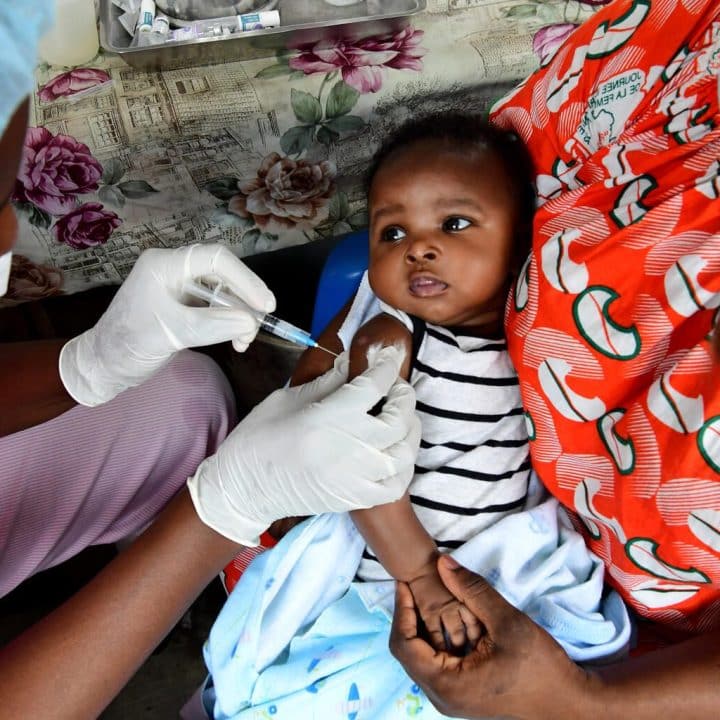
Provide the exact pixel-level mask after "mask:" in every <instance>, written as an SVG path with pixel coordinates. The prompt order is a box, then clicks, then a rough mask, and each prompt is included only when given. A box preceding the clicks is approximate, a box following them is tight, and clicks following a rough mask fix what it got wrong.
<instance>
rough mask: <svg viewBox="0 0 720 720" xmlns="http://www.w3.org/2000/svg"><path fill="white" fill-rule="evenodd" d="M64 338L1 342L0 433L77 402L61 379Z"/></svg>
mask: <svg viewBox="0 0 720 720" xmlns="http://www.w3.org/2000/svg"><path fill="white" fill-rule="evenodd" d="M64 344H65V340H37V341H32V342H17V343H3V344H2V345H0V397H2V403H3V407H2V413H0V437H3V436H5V435H11V434H12V433H16V432H19V431H20V430H25V429H26V428H29V427H32V426H34V425H39V424H40V423H43V422H46V421H47V420H52V418H54V417H57V416H58V415H61V414H62V413H64V412H65V411H66V410H69V409H70V408H71V407H73V406H74V405H75V404H76V403H75V401H74V400H73V399H72V398H71V397H70V395H68V393H67V390H65V386H64V385H63V384H62V381H61V380H60V373H59V372H58V358H59V356H60V350H61V349H62V347H63V345H64Z"/></svg>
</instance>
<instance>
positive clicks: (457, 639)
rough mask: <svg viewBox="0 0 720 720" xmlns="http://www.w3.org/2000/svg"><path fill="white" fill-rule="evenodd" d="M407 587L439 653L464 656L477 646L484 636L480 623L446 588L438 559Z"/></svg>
mask: <svg viewBox="0 0 720 720" xmlns="http://www.w3.org/2000/svg"><path fill="white" fill-rule="evenodd" d="M408 585H409V587H410V592H411V593H412V596H413V598H414V600H415V605H416V606H417V609H418V612H419V614H420V617H421V618H422V621H423V623H424V624H425V630H426V631H427V635H428V638H429V640H430V644H431V645H432V646H433V647H434V648H435V649H436V650H446V651H447V652H449V653H451V654H460V655H462V654H465V652H466V650H467V649H468V648H471V647H474V646H475V644H476V643H477V641H478V640H479V639H480V635H481V633H482V626H481V625H480V621H479V620H478V619H477V618H476V617H475V616H474V615H473V614H472V612H471V611H470V610H469V609H468V608H467V607H465V605H463V603H462V602H460V601H459V600H458V599H457V598H456V597H455V596H454V595H453V594H452V593H451V592H450V591H449V590H448V589H447V588H446V587H445V585H444V583H443V581H442V579H441V578H440V575H439V574H438V571H437V564H436V561H435V558H433V560H432V561H431V562H430V563H429V564H428V565H427V566H426V567H425V568H423V571H422V572H421V573H420V574H419V575H418V576H417V577H416V578H415V579H413V580H411V581H410V582H409V583H408Z"/></svg>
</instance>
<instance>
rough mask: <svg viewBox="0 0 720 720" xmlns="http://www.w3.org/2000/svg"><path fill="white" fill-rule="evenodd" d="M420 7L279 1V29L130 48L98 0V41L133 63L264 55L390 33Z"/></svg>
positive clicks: (106, 1) (405, 2) (398, 0)
mask: <svg viewBox="0 0 720 720" xmlns="http://www.w3.org/2000/svg"><path fill="white" fill-rule="evenodd" d="M425 7H426V0H369V2H368V1H367V0H366V1H365V2H360V3H357V4H355V5H346V6H335V5H329V4H328V3H326V2H324V0H279V2H278V4H277V9H278V10H279V11H280V21H281V23H282V25H281V26H280V27H277V28H268V29H265V30H251V31H248V32H245V33H242V34H241V35H233V36H231V37H218V38H201V39H197V40H185V41H182V42H168V43H164V44H162V45H153V46H150V47H142V48H138V47H130V43H131V40H132V38H131V37H130V35H128V33H127V32H126V31H125V30H124V28H123V27H122V25H121V24H120V23H119V22H118V17H119V16H120V14H121V11H120V9H119V8H118V7H117V6H116V5H114V4H113V3H112V2H111V0H100V6H99V11H100V12H99V15H100V17H99V20H100V44H101V45H102V47H103V49H104V50H106V51H108V52H112V53H117V54H118V55H120V57H121V58H122V59H123V60H125V62H127V63H128V64H129V65H132V66H134V67H141V68H152V69H161V68H178V67H188V66H193V65H207V64H210V63H217V62H228V61H232V60H247V59H251V58H258V57H268V56H272V55H274V54H276V53H277V52H278V51H280V50H283V49H285V48H288V47H296V46H297V45H299V44H302V43H316V42H319V41H320V40H323V39H337V38H338V37H341V38H343V39H346V40H360V39H362V38H364V37H368V36H370V35H376V34H382V33H386V32H394V31H397V30H400V29H402V28H403V27H406V26H407V25H408V23H409V21H410V17H411V16H412V15H414V14H415V13H418V12H421V11H422V10H424V9H425ZM369 13H372V14H369Z"/></svg>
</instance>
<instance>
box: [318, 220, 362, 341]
mask: <svg viewBox="0 0 720 720" xmlns="http://www.w3.org/2000/svg"><path fill="white" fill-rule="evenodd" d="M367 266H368V233H367V230H361V231H359V232H355V233H351V234H350V235H346V236H345V237H343V238H342V239H341V240H340V242H339V243H338V244H337V245H336V246H335V247H334V248H333V249H332V251H331V253H330V254H329V255H328V258H327V260H326V261H325V265H324V266H323V270H322V273H321V274H320V282H319V283H318V289H317V294H316V295H315V308H314V310H313V319H312V327H311V329H310V332H311V334H312V336H313V337H314V338H316V339H317V337H318V336H319V335H320V333H322V331H323V330H324V329H325V328H326V326H327V324H328V323H329V322H330V321H331V320H332V319H333V318H334V317H335V315H337V313H338V311H339V310H340V309H341V308H342V306H343V305H344V304H345V303H346V302H347V301H348V300H349V299H350V297H351V296H352V295H353V294H354V293H355V291H356V290H357V289H358V287H359V286H360V280H361V278H362V274H363V273H364V272H365V270H366V269H367Z"/></svg>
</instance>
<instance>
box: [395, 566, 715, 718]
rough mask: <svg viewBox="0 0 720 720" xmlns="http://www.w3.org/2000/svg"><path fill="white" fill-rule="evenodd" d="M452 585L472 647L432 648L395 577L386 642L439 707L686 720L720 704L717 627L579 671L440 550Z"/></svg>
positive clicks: (486, 713)
mask: <svg viewBox="0 0 720 720" xmlns="http://www.w3.org/2000/svg"><path fill="white" fill-rule="evenodd" d="M438 570H439V572H440V575H441V577H442V579H443V582H445V585H446V586H447V588H448V589H449V590H450V592H451V593H452V594H453V595H454V596H455V597H457V598H458V600H460V601H461V602H463V603H464V604H465V605H466V607H467V608H468V609H469V610H470V611H471V612H472V613H473V614H474V615H475V616H476V617H477V618H478V619H479V620H480V622H481V623H482V624H483V625H484V627H485V633H484V635H483V636H482V637H481V639H480V641H479V642H478V643H477V645H476V646H475V647H474V649H473V650H472V652H471V653H470V654H468V655H466V656H464V657H453V656H451V655H449V654H447V653H444V652H436V651H434V650H433V649H432V648H431V647H430V646H429V645H428V644H427V643H426V642H425V641H424V640H423V639H422V638H420V637H419V636H418V633H417V615H416V608H415V604H414V602H413V599H412V594H411V593H410V591H409V588H408V587H407V586H406V585H404V584H402V583H399V584H398V589H397V595H396V604H395V617H394V619H393V628H392V632H391V639H390V649H391V651H392V652H393V654H394V655H395V656H396V657H397V658H398V660H400V662H401V663H402V664H403V666H404V667H405V669H406V670H407V672H408V674H409V675H410V676H411V677H412V678H413V679H414V680H415V681H416V682H417V683H418V684H419V685H420V686H421V687H422V688H423V689H424V690H425V692H426V693H427V695H428V697H429V698H430V700H431V702H432V703H433V704H434V705H435V706H436V707H437V708H438V709H439V710H440V711H441V712H442V713H444V714H447V715H451V716H460V717H465V718H486V717H495V716H503V717H506V716H510V717H517V718H524V719H525V720H551V719H552V720H564V719H565V718H567V719H568V720H574V719H575V718H577V717H583V718H587V719H588V720H595V719H596V720H625V718H633V720H657V718H658V717H674V716H676V715H677V716H682V717H683V718H685V719H686V720H694V719H698V720H700V719H703V720H704V719H705V718H708V717H714V715H715V714H716V713H717V708H718V707H720V685H719V684H718V682H717V678H718V670H720V633H718V632H712V633H707V634H705V635H703V636H701V637H697V638H694V639H692V640H688V641H686V642H684V643H679V644H677V645H674V646H672V647H669V648H667V649H663V650H657V651H655V652H652V653H649V654H647V655H644V656H641V657H639V658H634V659H629V660H625V661H622V662H618V663H614V664H611V665H607V666H605V667H602V668H599V669H598V668H593V669H583V668H581V667H579V666H577V665H575V664H574V663H573V662H572V661H571V660H570V658H568V656H567V655H566V654H565V652H564V651H563V650H562V648H561V647H560V646H559V645H558V644H557V643H556V642H555V640H553V638H552V637H551V636H550V635H549V634H548V633H546V632H545V631H544V630H543V629H542V628H540V627H539V626H538V625H536V624H535V623H534V622H533V621H532V620H530V618H528V617H527V616H526V615H525V614H523V613H522V612H520V611H519V610H517V609H515V608H514V607H513V606H512V605H510V604H509V603H508V602H507V601H505V600H504V599H503V598H502V596H500V595H499V594H498V593H497V592H496V591H495V590H494V589H493V588H492V587H491V586H490V585H489V584H488V583H487V582H486V581H485V580H484V579H483V578H482V577H480V576H479V575H476V574H475V573H472V572H470V571H469V570H467V569H465V568H463V567H461V566H459V565H458V564H457V563H456V562H454V561H453V560H452V559H451V558H448V557H442V558H441V559H440V560H439V561H438Z"/></svg>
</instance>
